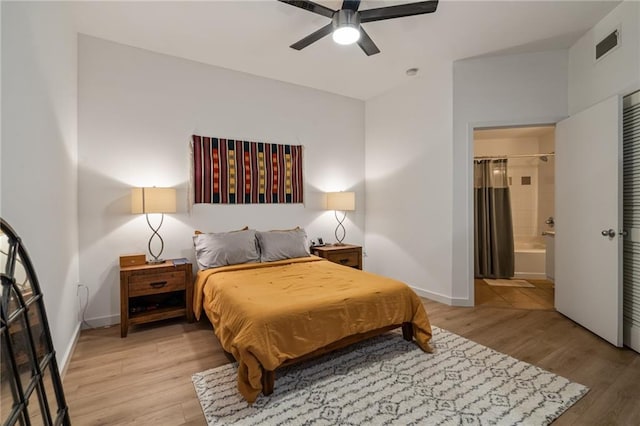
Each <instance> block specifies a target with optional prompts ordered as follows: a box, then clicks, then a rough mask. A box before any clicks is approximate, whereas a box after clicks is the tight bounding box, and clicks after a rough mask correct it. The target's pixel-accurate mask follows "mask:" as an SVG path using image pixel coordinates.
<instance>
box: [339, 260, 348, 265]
mask: <svg viewBox="0 0 640 426" xmlns="http://www.w3.org/2000/svg"><path fill="white" fill-rule="evenodd" d="M340 263H341V264H343V265H344V264H345V263H349V259H340Z"/></svg>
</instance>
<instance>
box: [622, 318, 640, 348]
mask: <svg viewBox="0 0 640 426" xmlns="http://www.w3.org/2000/svg"><path fill="white" fill-rule="evenodd" d="M624 344H625V345H626V346H628V347H630V348H631V349H633V350H634V351H636V352H640V327H637V326H635V325H633V324H629V323H625V324H624Z"/></svg>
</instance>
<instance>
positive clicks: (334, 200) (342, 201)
mask: <svg viewBox="0 0 640 426" xmlns="http://www.w3.org/2000/svg"><path fill="white" fill-rule="evenodd" d="M355 209H356V193H355V192H327V210H339V211H353V210H355Z"/></svg>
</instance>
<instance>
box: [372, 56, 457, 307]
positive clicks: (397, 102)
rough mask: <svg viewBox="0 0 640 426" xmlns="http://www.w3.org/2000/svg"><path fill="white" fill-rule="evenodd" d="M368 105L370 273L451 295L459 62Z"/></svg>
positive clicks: (434, 67)
mask: <svg viewBox="0 0 640 426" xmlns="http://www.w3.org/2000/svg"><path fill="white" fill-rule="evenodd" d="M423 75H424V76H423V77H420V78H414V79H411V80H409V81H408V82H407V83H406V84H405V85H404V86H402V87H400V88H397V89H395V90H393V91H391V92H389V93H387V94H383V95H381V96H378V97H376V98H374V99H371V100H369V101H367V103H366V120H365V123H366V141H367V142H366V154H365V158H366V177H367V208H366V211H367V216H366V230H367V233H366V247H367V253H368V263H367V265H368V267H367V268H368V269H369V270H370V271H372V272H375V273H379V274H382V275H386V276H390V277H393V278H396V279H399V280H402V281H404V282H406V283H407V284H409V285H411V286H412V287H414V288H415V289H416V290H418V292H419V293H420V294H421V295H424V296H427V297H430V298H432V299H435V300H440V301H444V302H450V297H449V296H450V295H451V98H452V93H451V87H452V82H451V62H450V61H441V60H440V61H439V60H435V59H434V61H433V62H432V64H431V65H430V68H429V70H428V71H426V72H423Z"/></svg>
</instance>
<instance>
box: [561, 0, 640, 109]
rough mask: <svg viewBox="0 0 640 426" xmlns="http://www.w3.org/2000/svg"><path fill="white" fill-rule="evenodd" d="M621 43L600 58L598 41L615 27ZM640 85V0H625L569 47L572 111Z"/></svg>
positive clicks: (627, 91)
mask: <svg viewBox="0 0 640 426" xmlns="http://www.w3.org/2000/svg"><path fill="white" fill-rule="evenodd" d="M615 29H618V30H619V31H620V45H619V47H618V48H616V49H615V50H612V51H611V52H609V53H607V55H606V56H604V57H602V58H601V59H600V60H599V61H598V62H596V60H595V45H596V43H598V42H599V41H600V40H602V39H603V38H604V37H605V36H607V35H608V34H610V33H611V32H612V31H613V30H615ZM638 89H640V2H637V1H625V2H623V3H622V4H621V5H619V6H618V7H616V8H615V9H614V10H613V11H611V13H609V14H608V15H607V16H606V17H605V18H604V19H602V20H601V21H600V22H598V24H596V25H595V26H594V27H593V28H592V29H591V30H590V31H588V32H587V33H586V34H585V35H584V36H582V37H581V38H580V40H578V41H577V42H576V43H575V44H574V45H573V46H572V47H571V49H569V113H570V114H571V115H573V114H575V113H576V112H579V111H582V110H584V109H586V108H588V107H590V106H592V105H595V104H597V103H598V102H600V101H602V100H604V99H606V98H608V97H609V96H612V95H615V94H620V95H627V94H629V93H631V92H632V91H634V90H638Z"/></svg>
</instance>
